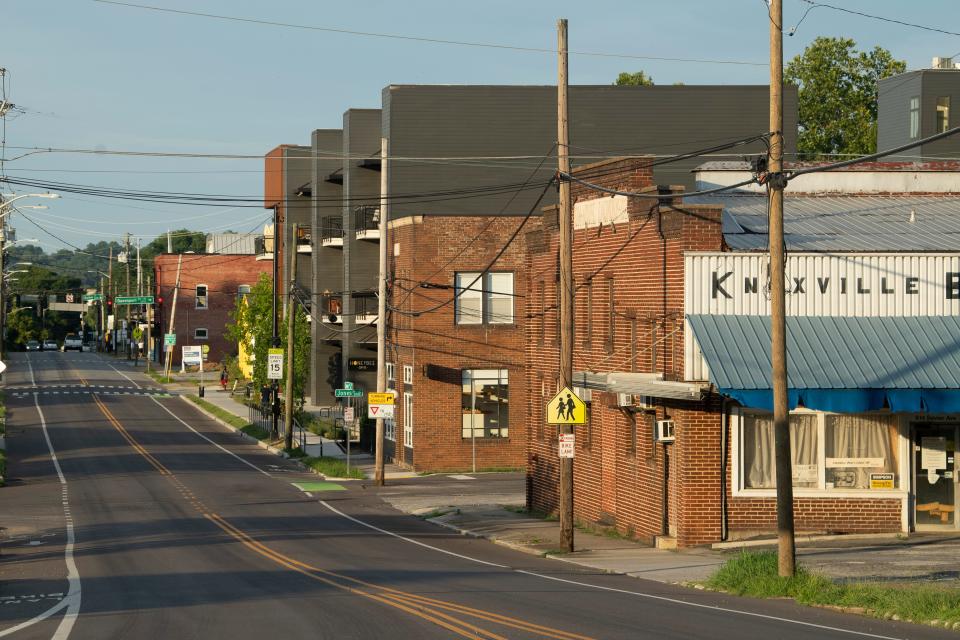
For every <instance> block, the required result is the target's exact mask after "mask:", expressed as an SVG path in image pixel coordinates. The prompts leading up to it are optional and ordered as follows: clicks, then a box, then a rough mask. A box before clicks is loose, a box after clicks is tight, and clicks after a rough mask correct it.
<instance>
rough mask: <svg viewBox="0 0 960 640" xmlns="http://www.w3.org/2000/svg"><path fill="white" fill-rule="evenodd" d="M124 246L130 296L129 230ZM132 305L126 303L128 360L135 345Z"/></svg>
mask: <svg viewBox="0 0 960 640" xmlns="http://www.w3.org/2000/svg"><path fill="white" fill-rule="evenodd" d="M123 246H124V249H123V258H124V260H123V262H124V265H125V266H126V276H125V279H126V281H127V292H126V296H127V297H128V298H129V297H130V232H129V231H128V232H127V235H126V236H124V245H123ZM132 306H133V305H130V304H128V305H126V307H127V326H126V328H125V329H124V331H123V338H124V340H126V343H127V344H126V351H127V360H129V359H130V356H131V355H132V354H131V353H130V351H131V348H132V346H133V344H132V342H131V341H132V340H133V327H132V326H131V325H130V307H132Z"/></svg>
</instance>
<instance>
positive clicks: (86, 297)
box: [83, 293, 103, 302]
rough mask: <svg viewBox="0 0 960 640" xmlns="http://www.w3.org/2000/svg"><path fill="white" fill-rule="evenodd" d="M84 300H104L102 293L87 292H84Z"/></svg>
mask: <svg viewBox="0 0 960 640" xmlns="http://www.w3.org/2000/svg"><path fill="white" fill-rule="evenodd" d="M83 301H84V302H103V294H102V293H85V294H83Z"/></svg>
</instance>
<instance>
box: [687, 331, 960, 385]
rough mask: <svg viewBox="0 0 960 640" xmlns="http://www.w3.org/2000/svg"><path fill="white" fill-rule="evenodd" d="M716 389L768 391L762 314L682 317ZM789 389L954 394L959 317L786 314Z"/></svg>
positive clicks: (959, 366) (959, 365)
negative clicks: (928, 390) (917, 390)
mask: <svg viewBox="0 0 960 640" xmlns="http://www.w3.org/2000/svg"><path fill="white" fill-rule="evenodd" d="M687 320H688V321H689V322H690V327H691V328H692V329H693V333H694V336H695V337H696V340H697V343H698V344H699V346H700V349H701V350H702V351H703V355H704V357H705V358H706V360H707V364H708V366H709V368H710V381H711V382H713V383H714V384H715V385H716V386H717V387H719V388H721V389H769V388H770V368H771V367H770V318H769V316H732V315H728V316H723V315H690V316H687ZM787 376H788V381H787V385H788V387H789V388H790V389H960V318H956V317H944V316H913V317H870V318H850V317H816V316H788V317H787Z"/></svg>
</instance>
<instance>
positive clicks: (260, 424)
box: [247, 405, 307, 449]
mask: <svg viewBox="0 0 960 640" xmlns="http://www.w3.org/2000/svg"><path fill="white" fill-rule="evenodd" d="M281 409H282V407H281ZM247 419H248V420H249V421H250V424H253V425H256V427H257V428H258V429H260V430H261V431H263V432H264V433H271V432H272V431H273V411H272V408H271V406H270V405H248V406H247ZM277 431H278V433H279V437H280V438H281V439H283V438H285V437H286V435H287V434H286V425H285V424H284V421H283V412H282V410H281V413H280V415H279V416H278V418H277ZM293 445H294V446H295V447H300V448H301V449H303V448H304V447H306V446H307V431H306V429H304V428H303V427H301V426H300V423H299V422H297V419H296V418H294V419H293Z"/></svg>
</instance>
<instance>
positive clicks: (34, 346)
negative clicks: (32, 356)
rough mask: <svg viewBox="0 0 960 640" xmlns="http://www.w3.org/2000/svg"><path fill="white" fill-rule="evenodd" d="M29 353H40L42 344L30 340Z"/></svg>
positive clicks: (28, 344)
mask: <svg viewBox="0 0 960 640" xmlns="http://www.w3.org/2000/svg"><path fill="white" fill-rule="evenodd" d="M27 351H40V343H39V342H37V341H36V340H29V341H28V342H27Z"/></svg>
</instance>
